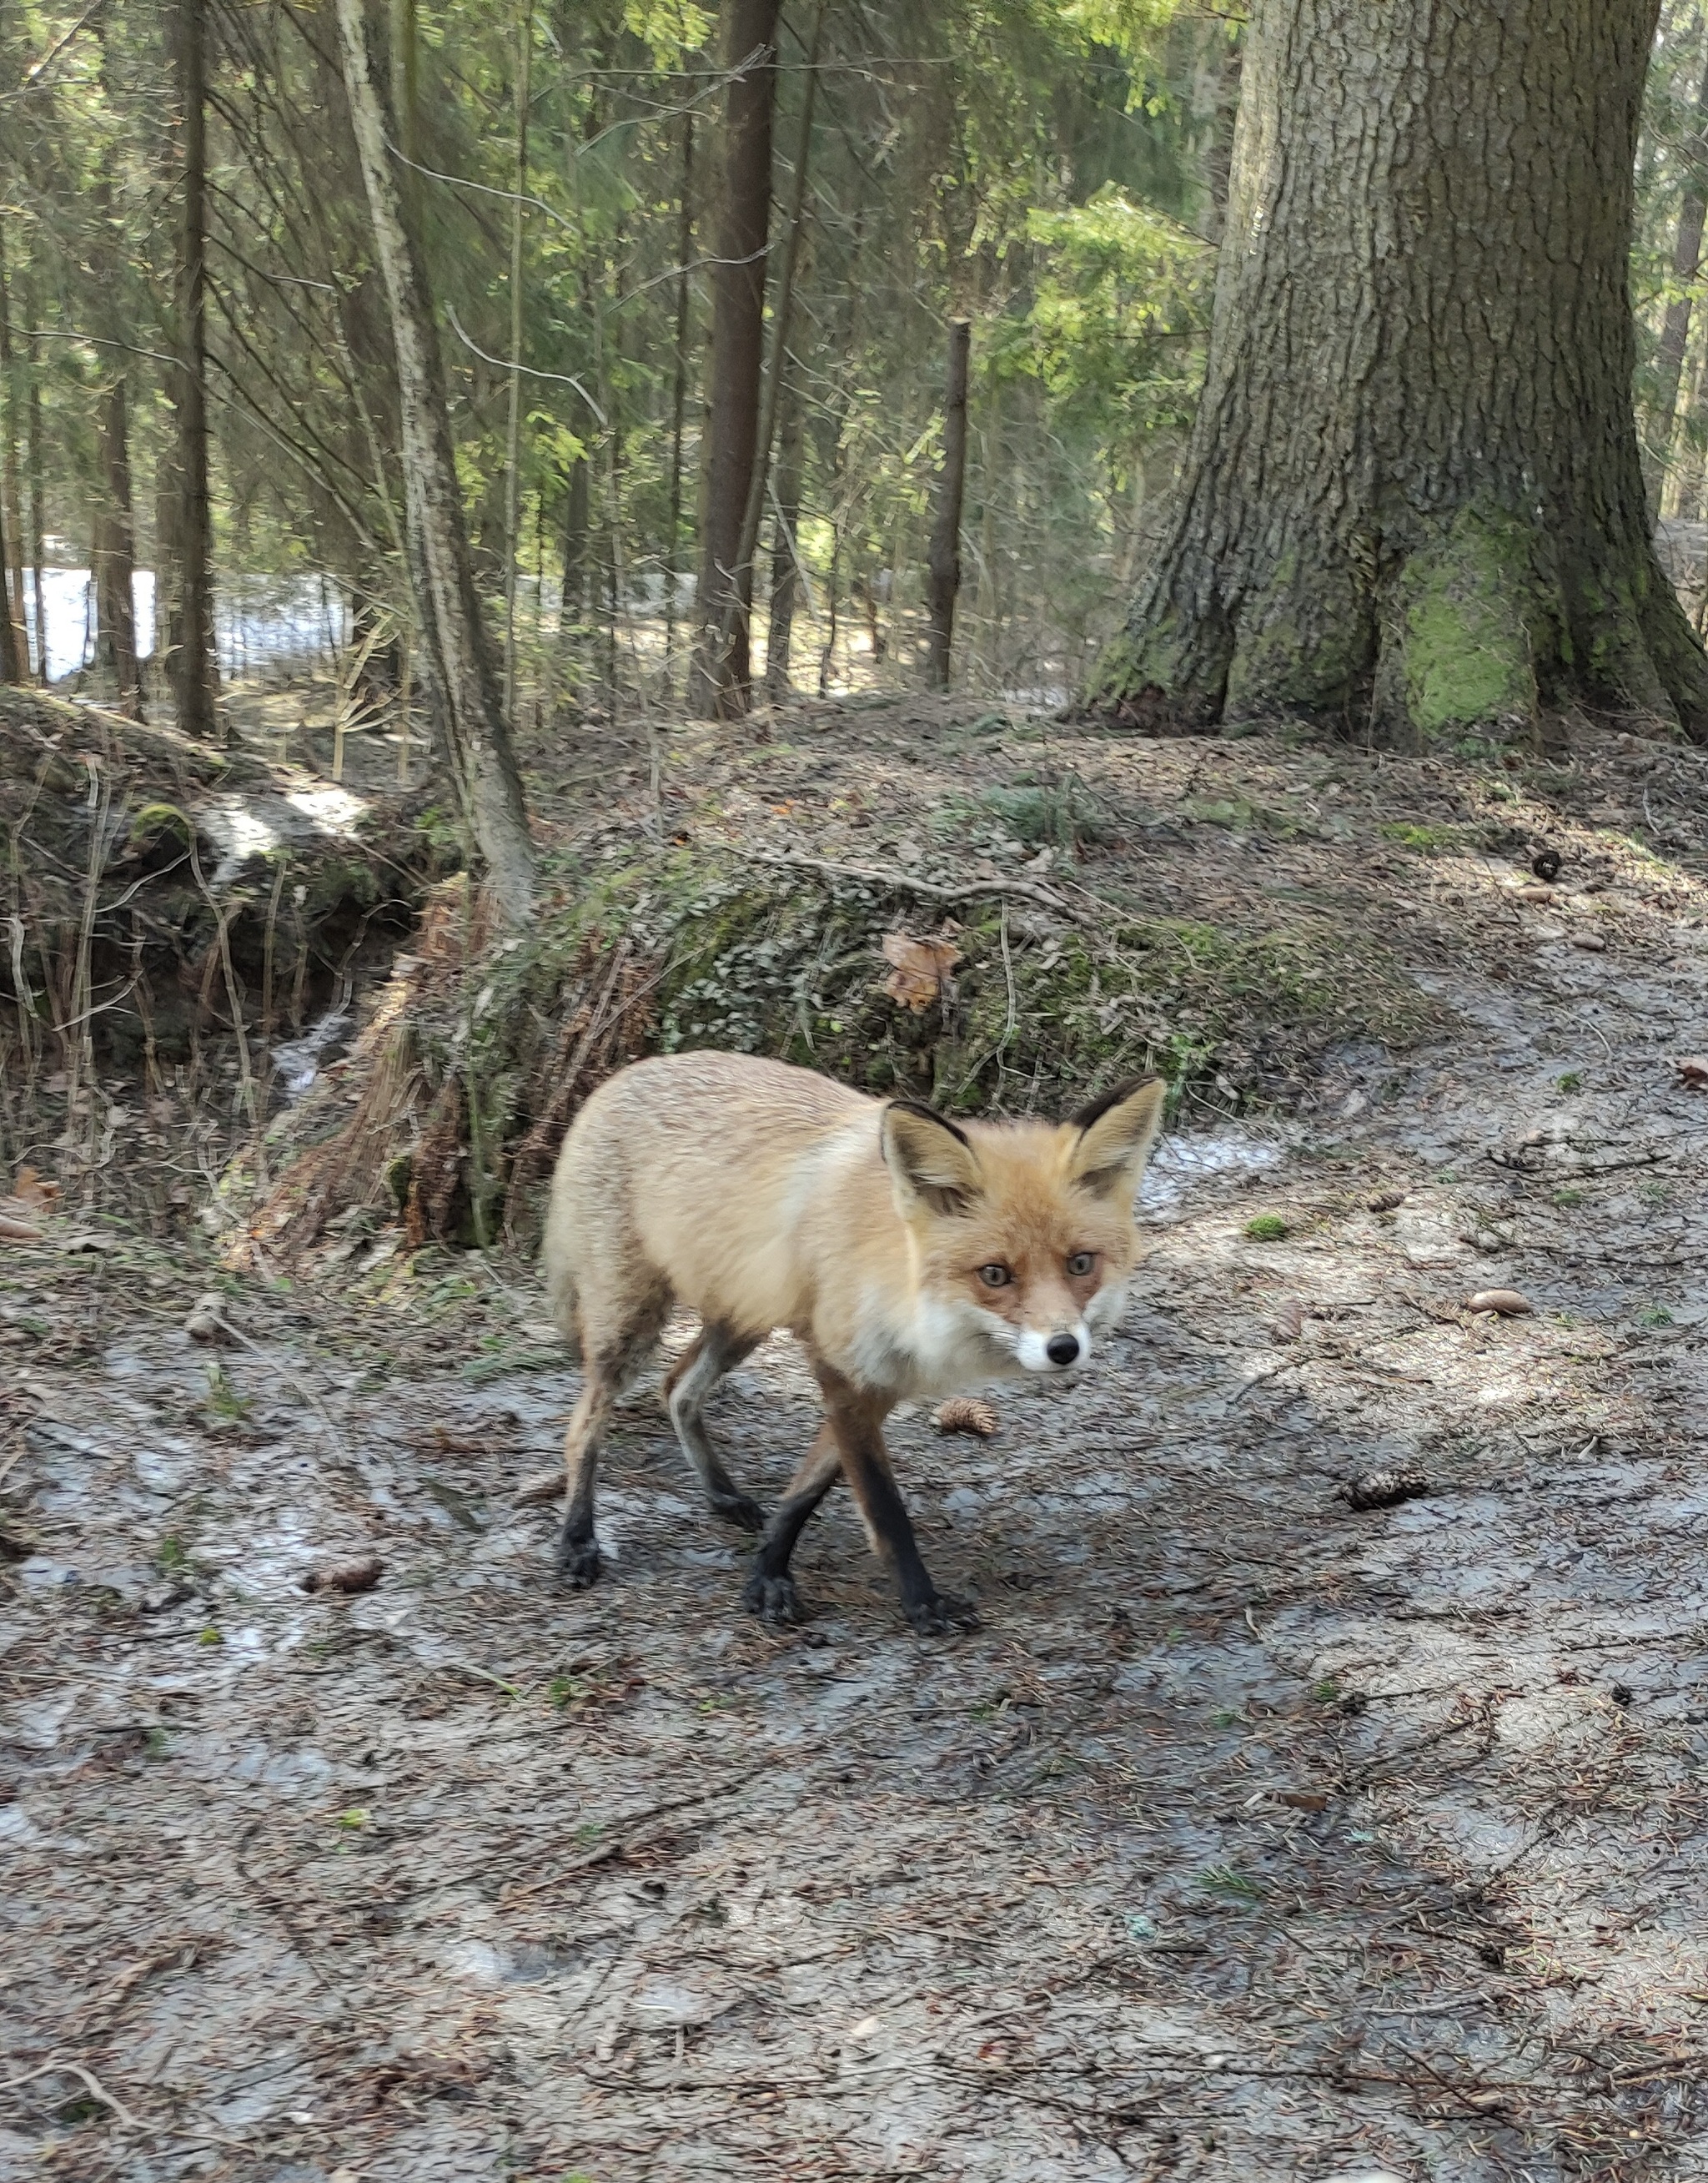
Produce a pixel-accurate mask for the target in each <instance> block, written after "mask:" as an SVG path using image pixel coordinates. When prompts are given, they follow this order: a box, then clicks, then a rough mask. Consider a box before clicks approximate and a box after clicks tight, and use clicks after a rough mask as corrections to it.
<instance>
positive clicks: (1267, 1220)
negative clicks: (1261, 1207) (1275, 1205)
mask: <svg viewBox="0 0 1708 2183" xmlns="http://www.w3.org/2000/svg"><path fill="white" fill-rule="evenodd" d="M1291 1233H1292V1224H1291V1223H1290V1222H1289V1221H1288V1220H1286V1219H1284V1218H1283V1216H1282V1215H1281V1214H1278V1213H1259V1214H1256V1216H1255V1217H1254V1218H1253V1219H1250V1220H1248V1221H1247V1222H1246V1223H1245V1235H1246V1239H1247V1241H1250V1242H1253V1243H1278V1242H1279V1241H1281V1240H1282V1238H1283V1237H1284V1236H1288V1235H1290V1234H1291Z"/></svg>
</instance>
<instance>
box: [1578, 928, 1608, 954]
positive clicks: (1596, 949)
mask: <svg viewBox="0 0 1708 2183" xmlns="http://www.w3.org/2000/svg"><path fill="white" fill-rule="evenodd" d="M1572 946H1573V947H1581V948H1582V949H1583V952H1584V953H1585V954H1586V955H1600V954H1602V953H1605V949H1606V946H1607V942H1605V940H1604V939H1603V938H1602V937H1601V936H1600V933H1599V932H1574V933H1573V934H1572Z"/></svg>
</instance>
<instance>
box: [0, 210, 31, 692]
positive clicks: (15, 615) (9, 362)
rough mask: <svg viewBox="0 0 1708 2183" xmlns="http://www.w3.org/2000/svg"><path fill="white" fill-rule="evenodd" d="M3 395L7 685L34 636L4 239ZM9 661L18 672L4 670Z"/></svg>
mask: <svg viewBox="0 0 1708 2183" xmlns="http://www.w3.org/2000/svg"><path fill="white" fill-rule="evenodd" d="M0 225H3V222H0ZM0 395H3V398H4V404H5V407H4V410H3V413H0V529H3V530H4V531H5V534H6V536H5V543H4V547H3V548H0V563H3V564H4V570H5V580H6V583H7V586H8V590H9V593H10V608H11V611H10V614H9V615H8V617H7V619H8V626H9V628H10V630H11V632H12V634H11V644H10V647H9V650H8V646H7V642H6V639H5V637H4V636H0V676H3V679H4V680H7V681H17V682H25V681H27V680H29V677H30V636H29V624H28V619H27V617H26V614H25V603H24V495H23V492H22V491H21V490H20V487H19V473H18V408H19V403H18V371H17V362H16V359H15V358H14V356H13V353H12V311H11V297H10V293H9V292H8V286H7V281H6V253H5V246H4V242H3V239H0ZM8 658H9V659H10V661H11V663H12V666H13V669H14V670H15V671H14V672H11V673H5V672H4V671H3V662H4V661H5V660H6V659H8Z"/></svg>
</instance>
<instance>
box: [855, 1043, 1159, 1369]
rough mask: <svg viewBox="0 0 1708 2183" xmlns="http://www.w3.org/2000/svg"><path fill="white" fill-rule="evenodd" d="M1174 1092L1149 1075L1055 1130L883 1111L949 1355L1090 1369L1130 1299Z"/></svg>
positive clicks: (895, 1190)
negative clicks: (1151, 1163)
mask: <svg viewBox="0 0 1708 2183" xmlns="http://www.w3.org/2000/svg"><path fill="white" fill-rule="evenodd" d="M1165 1091H1166V1086H1164V1085H1163V1083H1162V1079H1161V1078H1160V1077H1156V1076H1145V1077H1140V1078H1138V1079H1137V1080H1134V1081H1132V1082H1130V1083H1126V1084H1122V1085H1117V1086H1116V1088H1115V1089H1114V1090H1113V1091H1109V1092H1106V1093H1105V1095H1104V1096H1103V1097H1101V1099H1096V1100H1094V1101H1093V1102H1092V1103H1091V1104H1090V1106H1089V1107H1087V1108H1084V1110H1083V1111H1082V1112H1081V1113H1079V1114H1076V1115H1075V1116H1074V1117H1073V1119H1072V1120H1071V1121H1068V1122H1063V1123H1062V1124H1060V1125H1057V1126H1056V1127H1051V1125H1049V1124H1048V1123H1043V1122H1018V1123H986V1124H982V1125H981V1124H977V1123H975V1124H974V1125H973V1126H972V1128H971V1129H970V1130H962V1129H961V1128H959V1127H958V1126H957V1125H956V1124H955V1123H953V1122H951V1121H948V1120H946V1119H945V1118H944V1117H943V1116H942V1115H941V1114H936V1113H934V1111H933V1110H932V1109H931V1108H929V1107H922V1106H917V1105H915V1104H914V1103H913V1102H912V1101H911V1100H906V1099H898V1100H896V1101H894V1102H892V1103H891V1104H890V1105H889V1106H888V1107H886V1108H884V1121H883V1129H882V1139H881V1141H882V1146H883V1152H884V1164H885V1165H886V1166H887V1168H888V1169H889V1170H890V1191H891V1194H892V1196H893V1197H894V1200H895V1205H896V1212H897V1214H899V1215H900V1216H901V1219H902V1221H903V1222H904V1223H905V1224H906V1225H907V1230H908V1231H909V1234H910V1235H911V1236H912V1239H913V1243H914V1247H915V1249H916V1252H917V1253H918V1268H919V1284H920V1297H921V1303H922V1305H923V1307H924V1308H925V1309H926V1310H927V1311H928V1312H929V1313H930V1314H933V1315H934V1317H936V1319H937V1320H938V1323H939V1325H940V1329H941V1332H942V1333H943V1334H944V1335H945V1336H948V1340H947V1341H945V1342H942V1343H941V1344H940V1346H941V1347H956V1348H959V1347H963V1346H964V1347H966V1348H967V1349H968V1351H969V1352H974V1353H976V1352H978V1351H979V1350H980V1349H982V1350H983V1352H984V1355H985V1356H986V1357H994V1358H995V1360H999V1362H1000V1363H1006V1364H1007V1365H1008V1366H1009V1368H1010V1369H1014V1368H1016V1367H1018V1369H1020V1370H1022V1371H1025V1372H1040V1373H1060V1372H1067V1371H1070V1370H1072V1369H1073V1367H1074V1366H1075V1365H1077V1364H1083V1363H1084V1360H1085V1359H1086V1358H1088V1357H1089V1356H1090V1353H1091V1343H1092V1338H1093V1336H1095V1335H1099V1334H1101V1333H1103V1332H1105V1331H1106V1330H1107V1329H1108V1328H1109V1327H1110V1326H1112V1325H1113V1324H1114V1321H1115V1319H1116V1318H1117V1316H1118V1314H1119V1313H1120V1310H1121V1306H1122V1303H1123V1300H1124V1297H1125V1290H1126V1283H1127V1277H1128V1275H1129V1274H1130V1273H1131V1271H1132V1269H1133V1263H1134V1258H1136V1256H1137V1254H1138V1231H1137V1230H1136V1228H1135V1226H1134V1218H1133V1203H1134V1198H1135V1197H1137V1195H1138V1191H1139V1185H1140V1180H1142V1179H1143V1176H1144V1172H1145V1159H1146V1158H1147V1157H1148V1155H1149V1153H1150V1151H1151V1146H1152V1145H1153V1144H1154V1143H1155V1142H1156V1133H1157V1130H1158V1129H1159V1127H1160V1126H1161V1124H1162V1102H1163V1098H1164V1096H1165ZM985 1369H987V1370H988V1369H990V1366H989V1364H987V1365H986V1367H985Z"/></svg>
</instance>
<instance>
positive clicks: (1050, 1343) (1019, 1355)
mask: <svg viewBox="0 0 1708 2183" xmlns="http://www.w3.org/2000/svg"><path fill="white" fill-rule="evenodd" d="M1090 1354H1091V1335H1090V1329H1089V1328H1088V1327H1087V1326H1086V1325H1085V1322H1084V1320H1083V1319H1079V1320H1076V1321H1075V1323H1074V1324H1073V1325H1072V1326H1053V1327H1040V1326H1022V1327H1018V1328H1017V1329H1016V1330H1015V1341H1014V1356H1015V1359H1016V1361H1017V1363H1018V1364H1020V1365H1021V1366H1022V1367H1023V1369H1025V1370H1026V1371H1028V1372H1048V1373H1051V1374H1055V1373H1060V1372H1071V1371H1072V1370H1073V1367H1074V1366H1075V1365H1076V1364H1084V1361H1085V1359H1086V1358H1088V1357H1089V1356H1090Z"/></svg>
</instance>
